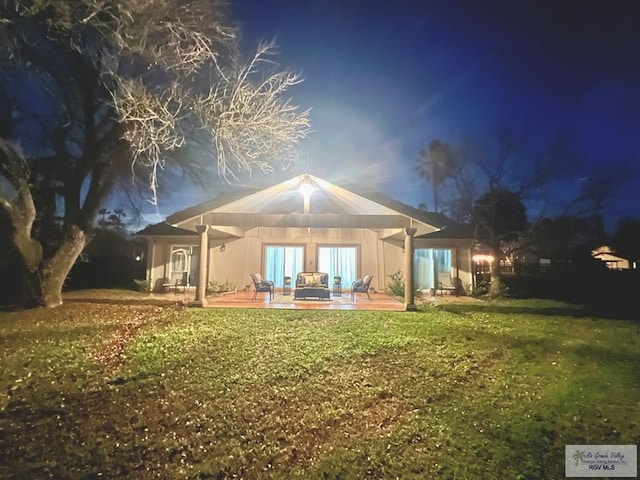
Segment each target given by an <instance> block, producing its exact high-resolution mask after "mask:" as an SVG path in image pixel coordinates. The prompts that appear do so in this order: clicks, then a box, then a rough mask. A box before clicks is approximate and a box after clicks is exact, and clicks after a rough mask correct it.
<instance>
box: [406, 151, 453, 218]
mask: <svg viewBox="0 0 640 480" xmlns="http://www.w3.org/2000/svg"><path fill="white" fill-rule="evenodd" d="M456 167H457V157H456V155H455V154H454V152H453V150H452V149H451V147H450V146H449V145H447V144H446V143H443V142H441V141H440V140H434V141H432V142H431V143H430V144H429V147H428V148H423V149H422V150H420V153H419V154H418V160H417V162H416V171H417V172H418V175H419V176H420V178H422V179H424V180H426V181H427V183H430V184H431V187H432V188H433V205H434V211H435V212H436V213H438V188H439V187H440V186H441V185H442V184H443V183H444V182H445V181H446V180H447V179H448V178H450V177H451V176H452V175H453V173H454V171H455V169H456Z"/></svg>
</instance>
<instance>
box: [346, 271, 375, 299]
mask: <svg viewBox="0 0 640 480" xmlns="http://www.w3.org/2000/svg"><path fill="white" fill-rule="evenodd" d="M371 280H373V275H365V276H364V277H362V278H361V279H358V280H356V281H355V282H353V283H352V284H351V301H355V299H356V293H366V294H367V297H368V298H369V301H371V296H370V295H369V288H370V287H371Z"/></svg>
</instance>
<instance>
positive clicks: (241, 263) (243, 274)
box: [167, 228, 383, 289]
mask: <svg viewBox="0 0 640 480" xmlns="http://www.w3.org/2000/svg"><path fill="white" fill-rule="evenodd" d="M218 243H219V242H218ZM271 244H280V245H301V246H304V247H305V258H304V262H305V270H306V271H311V272H313V271H316V262H317V250H318V246H323V245H357V246H359V248H360V264H359V265H358V275H359V276H360V277H362V276H364V275H367V274H372V275H375V276H374V279H373V282H372V286H373V287H374V288H376V289H379V288H381V286H382V285H383V283H382V282H380V284H378V283H377V280H379V277H378V272H377V258H378V241H377V238H376V233H375V232H373V231H370V230H366V229H351V230H341V229H337V228H324V229H316V228H313V229H306V228H254V229H251V230H249V231H247V232H246V234H245V237H244V238H240V239H237V240H231V241H227V242H226V243H225V249H224V252H221V251H220V248H219V247H212V248H211V256H210V259H209V272H208V273H209V281H211V280H216V281H217V282H223V281H225V280H229V281H231V282H234V283H235V284H236V285H237V286H238V288H239V289H242V288H244V287H245V286H247V285H250V284H251V279H250V277H249V274H250V273H256V272H259V273H261V274H264V271H263V269H264V246H265V245H271ZM167 258H168V257H167ZM379 285H380V286H379Z"/></svg>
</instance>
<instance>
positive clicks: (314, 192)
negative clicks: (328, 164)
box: [139, 174, 471, 238]
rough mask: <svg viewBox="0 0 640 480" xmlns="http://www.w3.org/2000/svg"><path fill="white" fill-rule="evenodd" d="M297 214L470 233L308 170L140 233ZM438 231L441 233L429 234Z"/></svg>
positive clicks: (421, 232)
mask: <svg viewBox="0 0 640 480" xmlns="http://www.w3.org/2000/svg"><path fill="white" fill-rule="evenodd" d="M301 214H312V216H314V214H315V216H317V217H318V218H320V217H324V218H325V220H326V219H327V218H328V217H330V218H336V217H338V216H346V217H348V218H350V219H355V220H357V223H359V224H362V222H364V220H358V219H357V218H356V217H363V218H369V219H371V221H372V225H374V224H378V225H382V224H387V223H388V224H391V223H393V221H391V220H389V221H388V222H386V223H385V221H384V219H385V218H386V219H396V223H401V224H402V225H404V226H409V225H411V226H415V227H417V228H418V237H422V238H427V236H430V237H429V238H470V237H471V235H470V234H469V231H468V230H467V229H465V227H464V226H462V225H460V224H458V223H456V222H453V221H452V220H450V219H448V218H446V217H445V216H444V215H440V214H435V213H430V212H426V211H424V210H420V209H417V208H414V207H411V206H409V205H406V204H404V203H402V202H399V201H397V200H394V199H392V198H390V197H388V196H386V195H383V194H382V193H380V192H377V191H374V190H370V189H366V188H361V187H355V188H354V187H353V186H352V185H350V186H349V187H342V186H339V185H335V184H332V183H330V182H327V181H326V180H323V179H321V178H319V177H316V176H314V175H310V174H302V175H298V176H296V177H293V178H291V179H289V180H286V181H284V182H282V183H278V184H276V185H273V186H270V187H267V188H262V189H259V188H242V189H238V190H235V191H232V192H228V193H224V194H221V195H218V196H217V197H215V198H213V199H211V200H208V201H205V202H203V203H201V204H199V205H195V206H193V207H189V208H186V209H184V210H181V211H179V212H176V213H174V214H172V215H169V216H168V217H167V220H166V223H165V224H164V225H163V224H158V225H155V226H152V227H154V228H153V229H150V228H151V227H147V228H146V229H144V230H143V231H142V232H140V233H139V234H142V235H185V234H186V233H184V232H185V231H188V232H190V231H189V230H185V229H184V228H180V227H181V226H183V225H188V224H190V225H193V222H194V221H197V222H198V223H201V222H204V223H215V222H214V221H211V220H212V219H214V218H216V219H229V218H232V217H233V218H240V217H241V216H243V215H244V216H246V215H249V216H251V215H253V216H254V218H261V219H262V218H267V217H278V218H288V219H292V218H294V217H300V216H304V215H301ZM206 217H209V218H206ZM403 219H404V220H403ZM208 220H209V221H208ZM167 227H170V228H167ZM172 228H175V229H176V230H172ZM371 228H375V227H371ZM378 228H384V227H382V226H378ZM387 228H389V227H387ZM394 228H398V226H397V225H396V227H394ZM191 234H193V232H191ZM436 234H439V235H437V236H433V235H436Z"/></svg>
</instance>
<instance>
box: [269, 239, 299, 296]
mask: <svg viewBox="0 0 640 480" xmlns="http://www.w3.org/2000/svg"><path fill="white" fill-rule="evenodd" d="M264 258H265V260H264V261H265V265H264V278H266V279H269V280H272V281H273V283H274V285H275V286H276V287H282V285H283V283H284V277H291V278H292V279H293V281H294V282H295V279H296V275H297V274H298V272H303V271H304V247H299V246H286V245H267V246H266V247H265V255H264Z"/></svg>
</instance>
